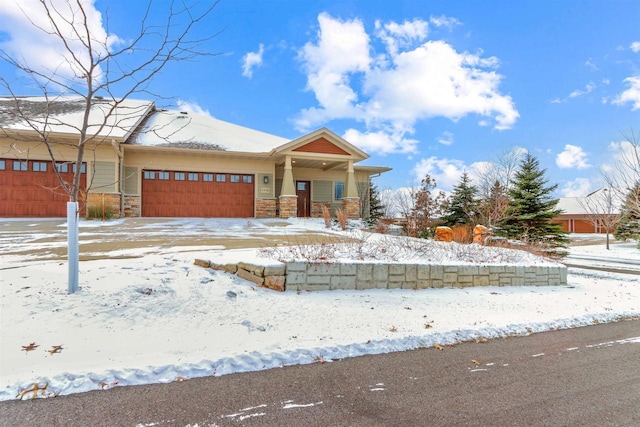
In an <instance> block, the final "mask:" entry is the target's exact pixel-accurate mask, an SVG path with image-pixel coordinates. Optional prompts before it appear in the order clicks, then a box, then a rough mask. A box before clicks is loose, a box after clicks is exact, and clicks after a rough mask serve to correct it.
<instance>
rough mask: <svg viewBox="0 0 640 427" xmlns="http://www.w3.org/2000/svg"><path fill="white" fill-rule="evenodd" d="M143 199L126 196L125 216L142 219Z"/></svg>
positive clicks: (136, 196)
mask: <svg viewBox="0 0 640 427" xmlns="http://www.w3.org/2000/svg"><path fill="white" fill-rule="evenodd" d="M140 201H141V197H140V196H138V195H133V196H124V216H125V217H140V216H141V215H142V211H141V209H142V204H141V203H140Z"/></svg>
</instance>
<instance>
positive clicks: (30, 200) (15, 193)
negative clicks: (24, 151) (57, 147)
mask: <svg viewBox="0 0 640 427" xmlns="http://www.w3.org/2000/svg"><path fill="white" fill-rule="evenodd" d="M2 161H4V170H0V217H10V218H11V217H13V218H15V217H49V218H54V217H66V216H67V202H68V201H69V196H68V195H67V194H66V193H65V192H64V191H63V190H62V189H61V188H60V181H58V177H57V176H56V174H55V172H54V169H53V168H54V166H53V163H52V162H51V161H44V160H28V161H26V163H27V167H28V170H26V171H19V170H14V168H13V162H14V161H15V159H0V162H2ZM34 163H37V164H38V165H39V164H45V165H46V171H44V172H39V171H34V170H33V169H34ZM67 167H68V170H69V172H61V175H62V176H63V178H64V179H65V180H66V181H68V182H71V181H72V180H73V172H72V165H71V164H68V166H67ZM85 167H86V166H85ZM86 186H87V174H86V173H83V174H82V178H81V181H80V187H81V193H84V189H85V188H86ZM83 202H84V198H82V200H80V205H81V206H83V205H84V203H83ZM80 214H81V216H82V215H84V209H83V210H82V211H81V213H80Z"/></svg>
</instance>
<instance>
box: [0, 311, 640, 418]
mask: <svg viewBox="0 0 640 427" xmlns="http://www.w3.org/2000/svg"><path fill="white" fill-rule="evenodd" d="M0 425H2V426H20V427H25V426H132V427H133V426H145V427H146V426H192V427H195V426H199V427H203V426H240V425H246V426H305V427H311V426H431V425H436V426H440V425H468V426H475V425H478V426H488V425H495V426H544V425H548V426H562V425H567V426H569V425H572V426H578V425H579V426H606V425H622V426H638V425H640V320H631V321H624V322H619V323H612V324H601V325H594V326H590V327H585V328H578V329H569V330H563V331H554V332H547V333H540V334H534V335H531V336H528V337H517V338H507V339H500V340H494V341H490V342H487V343H467V344H460V345H456V346H452V347H445V348H444V349H443V350H437V349H434V348H429V349H422V350H416V351H408V352H401V353H391V354H386V355H376V356H365V357H357V358H350V359H344V360H340V361H333V362H326V363H316V364H313V365H304V366H292V367H286V368H282V369H272V370H269V371H262V372H252V373H243V374H233V375H227V376H222V377H207V378H200V379H191V380H187V381H182V382H174V383H171V384H164V385H160V384H156V385H148V386H135V387H134V386H131V387H120V388H114V389H111V390H107V391H100V392H90V393H84V394H77V395H70V396H60V397H57V398H51V399H39V400H34V401H24V402H23V401H8V402H1V403H0Z"/></svg>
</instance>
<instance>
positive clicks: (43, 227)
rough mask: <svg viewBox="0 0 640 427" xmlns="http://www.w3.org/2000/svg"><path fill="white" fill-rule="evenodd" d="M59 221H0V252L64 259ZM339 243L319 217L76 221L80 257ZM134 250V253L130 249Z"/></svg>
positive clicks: (62, 221) (63, 224) (62, 229)
mask: <svg viewBox="0 0 640 427" xmlns="http://www.w3.org/2000/svg"><path fill="white" fill-rule="evenodd" d="M66 239H67V228H66V220H65V219H39V218H37V219H34V218H31V219H0V254H2V256H3V257H5V256H11V257H12V258H13V259H15V258H20V257H24V260H29V261H33V260H57V259H60V260H62V259H66V253H67V249H66ZM336 239H344V237H343V236H340V235H338V234H337V233H335V232H331V231H330V230H328V229H326V228H324V225H323V222H322V220H321V219H301V218H297V219H253V218H247V219H219V218H215V219H214V218H179V219H172V218H124V219H118V220H111V221H104V222H103V221H98V220H94V221H87V220H81V222H80V259H81V260H89V259H101V258H131V257H135V256H141V255H143V254H145V253H153V252H156V251H157V250H159V249H166V248H174V249H176V250H177V251H190V250H197V249H201V248H218V249H238V248H260V247H267V246H274V245H288V244H308V243H321V242H327V241H335V240H336ZM133 249H136V251H132V250H133Z"/></svg>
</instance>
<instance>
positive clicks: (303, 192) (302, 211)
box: [296, 181, 311, 217]
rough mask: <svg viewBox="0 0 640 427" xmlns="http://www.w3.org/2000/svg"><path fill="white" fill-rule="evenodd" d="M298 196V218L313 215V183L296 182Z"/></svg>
mask: <svg viewBox="0 0 640 427" xmlns="http://www.w3.org/2000/svg"><path fill="white" fill-rule="evenodd" d="M296 196H298V217H307V216H310V215H311V181H296Z"/></svg>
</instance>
